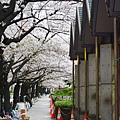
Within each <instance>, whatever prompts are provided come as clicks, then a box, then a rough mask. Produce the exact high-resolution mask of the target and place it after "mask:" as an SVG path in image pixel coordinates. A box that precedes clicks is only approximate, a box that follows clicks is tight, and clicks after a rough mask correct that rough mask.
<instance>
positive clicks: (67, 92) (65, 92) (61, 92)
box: [53, 87, 72, 96]
mask: <svg viewBox="0 0 120 120" xmlns="http://www.w3.org/2000/svg"><path fill="white" fill-rule="evenodd" d="M53 94H54V96H72V88H67V87H66V88H61V89H60V90H55V91H54V92H53Z"/></svg>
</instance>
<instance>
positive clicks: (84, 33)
mask: <svg viewBox="0 0 120 120" xmlns="http://www.w3.org/2000/svg"><path fill="white" fill-rule="evenodd" d="M81 41H82V46H84V47H88V48H90V47H95V37H94V36H92V34H91V30H90V25H89V19H88V11H87V6H86V1H84V3H83V10H82V23H81Z"/></svg>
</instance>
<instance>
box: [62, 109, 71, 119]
mask: <svg viewBox="0 0 120 120" xmlns="http://www.w3.org/2000/svg"><path fill="white" fill-rule="evenodd" d="M71 110H72V109H71V108H61V115H62V118H63V120H70V118H71Z"/></svg>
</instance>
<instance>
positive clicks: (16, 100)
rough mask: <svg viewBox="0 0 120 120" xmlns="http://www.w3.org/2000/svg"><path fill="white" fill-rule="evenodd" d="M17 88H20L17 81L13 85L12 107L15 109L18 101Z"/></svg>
mask: <svg viewBox="0 0 120 120" xmlns="http://www.w3.org/2000/svg"><path fill="white" fill-rule="evenodd" d="M19 90H20V85H19V83H17V84H16V85H15V87H14V95H13V109H15V107H16V104H17V102H18V101H19Z"/></svg>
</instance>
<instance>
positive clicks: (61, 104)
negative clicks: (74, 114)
mask: <svg viewBox="0 0 120 120" xmlns="http://www.w3.org/2000/svg"><path fill="white" fill-rule="evenodd" d="M55 107H57V108H58V107H60V108H63V107H64V108H72V100H62V101H56V102H55Z"/></svg>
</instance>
